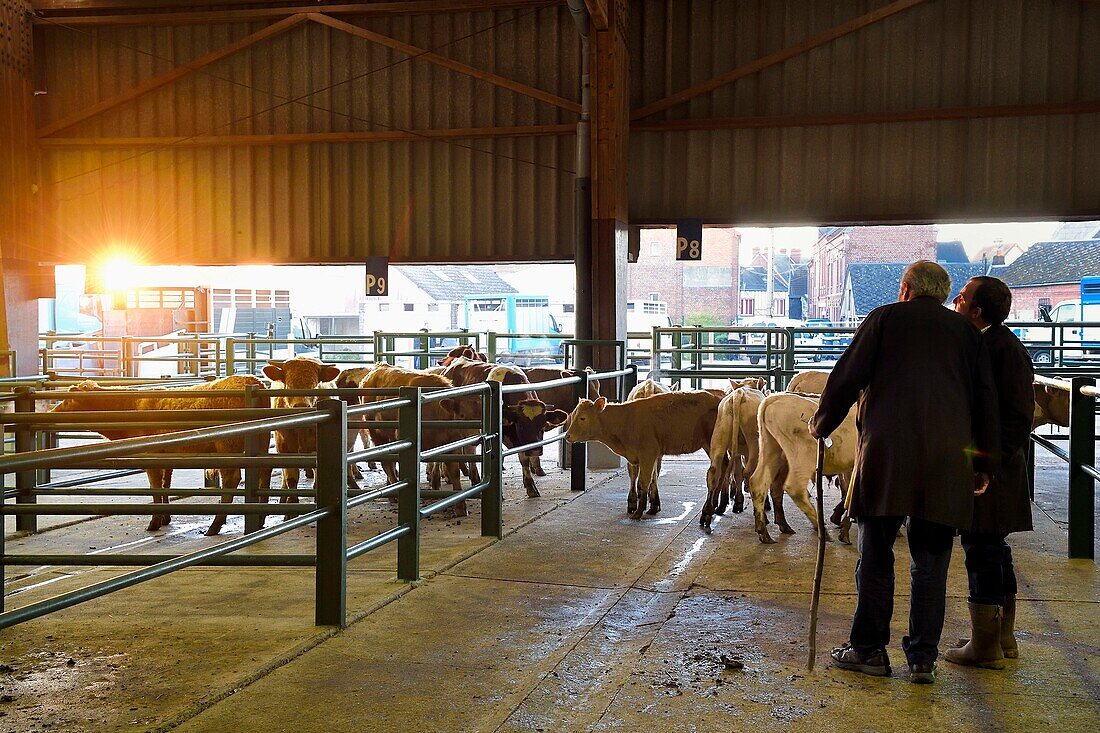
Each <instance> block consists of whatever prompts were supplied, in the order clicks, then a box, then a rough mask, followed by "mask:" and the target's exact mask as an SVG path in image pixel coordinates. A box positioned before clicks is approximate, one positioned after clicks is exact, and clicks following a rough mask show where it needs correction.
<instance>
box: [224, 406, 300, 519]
mask: <svg viewBox="0 0 1100 733" xmlns="http://www.w3.org/2000/svg"><path fill="white" fill-rule="evenodd" d="M244 389H245V391H246V392H248V396H247V397H245V405H247V406H248V407H252V408H255V407H259V406H260V396H259V394H257V392H256V390H257V387H256V385H254V384H249V385H247V386H246V387H245V388H244ZM268 440H269V441H270V438H269V439H268ZM267 448H268V446H266V445H265V446H264V447H263V449H264V450H263V452H264V454H265V455H266V454H267ZM244 453H245V455H247V456H256V455H259V453H260V435H259V434H257V433H250V434H249V435H246V436H245V438H244ZM267 470H269V471H270V469H267ZM268 475H269V476H270V474H268ZM284 483H285V482H284ZM222 488H225V487H222ZM259 488H260V467H259V466H246V467H245V469H244V501H245V503H246V504H255V503H256V501H257V494H258V492H259ZM264 501H267V497H266V496H265V497H264ZM264 519H265V517H264V515H262V514H246V515H245V518H244V531H245V534H248V533H249V532H255V531H256V530H258V529H260V528H262V527H263V526H264Z"/></svg>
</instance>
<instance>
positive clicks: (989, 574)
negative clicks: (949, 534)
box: [962, 532, 1016, 606]
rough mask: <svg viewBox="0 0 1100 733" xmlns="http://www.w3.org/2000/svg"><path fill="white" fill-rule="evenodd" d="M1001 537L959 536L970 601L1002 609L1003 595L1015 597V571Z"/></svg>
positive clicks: (971, 533) (1010, 551) (1008, 548)
mask: <svg viewBox="0 0 1100 733" xmlns="http://www.w3.org/2000/svg"><path fill="white" fill-rule="evenodd" d="M1006 536H1007V535H1003V534H981V533H977V532H963V533H962V547H963V552H964V553H965V555H966V575H967V579H968V581H969V583H970V602H971V603H985V604H988V605H991V606H1003V605H1004V604H1005V597H1006V596H1015V595H1016V571H1015V569H1013V567H1012V548H1011V547H1009V546H1008V543H1007V542H1005V537H1006Z"/></svg>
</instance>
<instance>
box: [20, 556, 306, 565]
mask: <svg viewBox="0 0 1100 733" xmlns="http://www.w3.org/2000/svg"><path fill="white" fill-rule="evenodd" d="M181 557H186V556H185V555H4V556H3V557H0V563H3V564H4V565H79V566H88V565H91V566H103V567H112V566H115V567H122V566H127V567H129V566H146V565H156V564H157V563H158V562H163V561H165V560H178V559H179V558H181ZM315 562H317V558H316V556H314V555H226V556H225V557H214V558H210V559H209V560H206V561H204V562H200V563H195V564H196V565H214V566H220V567H242V566H243V567H248V566H265V565H266V566H273V567H311V566H313V564H314V563H315Z"/></svg>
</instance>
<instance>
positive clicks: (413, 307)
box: [405, 303, 416, 311]
mask: <svg viewBox="0 0 1100 733" xmlns="http://www.w3.org/2000/svg"><path fill="white" fill-rule="evenodd" d="M405 310H407V311H413V310H416V304H415V303H405Z"/></svg>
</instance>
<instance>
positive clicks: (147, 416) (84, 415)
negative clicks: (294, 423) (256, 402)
mask: <svg viewBox="0 0 1100 733" xmlns="http://www.w3.org/2000/svg"><path fill="white" fill-rule="evenodd" d="M310 412H312V410H310V409H309V408H301V407H298V408H293V407H291V408H285V409H273V408H267V407H256V408H251V409H249V408H241V409H209V410H207V409H198V410H111V411H100V410H83V411H76V410H74V411H72V412H31V413H26V414H22V415H19V414H15V413H8V414H6V415H3V417H2V418H0V419H2V420H3V422H4V424H6V425H21V424H27V423H30V424H32V425H39V424H48V425H70V424H73V423H80V424H85V423H89V424H93V425H94V424H96V423H111V424H112V425H113V424H114V423H120V422H132V423H156V424H159V425H170V424H172V423H175V422H187V421H195V420H202V421H205V422H211V423H227V422H234V421H238V422H239V421H244V420H258V419H262V418H266V417H283V416H286V415H305V414H308V413H310ZM176 417H178V418H183V419H182V420H173V419H172V418H176Z"/></svg>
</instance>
